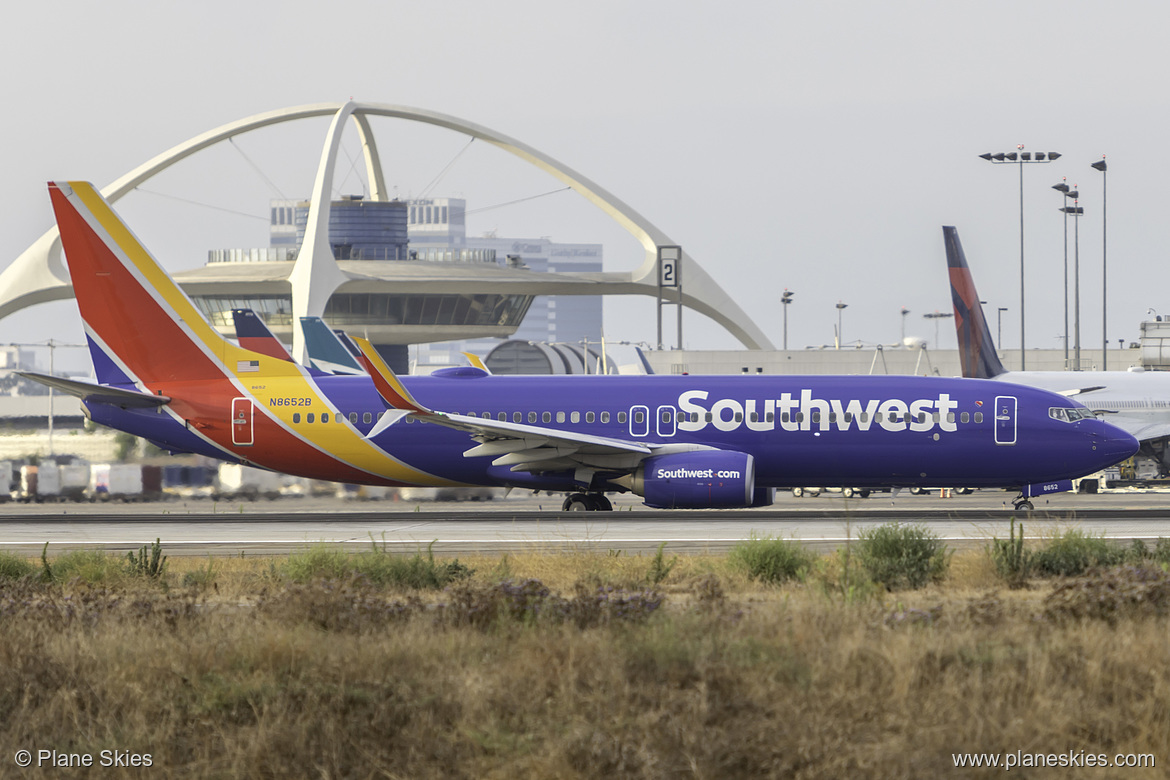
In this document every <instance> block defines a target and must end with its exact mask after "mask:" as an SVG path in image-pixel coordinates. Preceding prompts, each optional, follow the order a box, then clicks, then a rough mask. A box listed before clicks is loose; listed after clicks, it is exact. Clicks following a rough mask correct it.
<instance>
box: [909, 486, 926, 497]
mask: <svg viewBox="0 0 1170 780" xmlns="http://www.w3.org/2000/svg"><path fill="white" fill-rule="evenodd" d="M925 492H926V491H925V490H923V489H922V488H918V487H914V488H910V495H912V496H920V495H922V494H923V493H925Z"/></svg>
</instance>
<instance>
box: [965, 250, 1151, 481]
mask: <svg viewBox="0 0 1170 780" xmlns="http://www.w3.org/2000/svg"><path fill="white" fill-rule="evenodd" d="M943 241H944V242H945V244H946V250H947V271H948V273H949V274H950V279H951V299H952V300H953V301H954V304H955V329H956V331H957V333H958V337H959V361H960V363H961V364H962V368H963V376H964V377H967V378H975V379H995V380H999V381H1002V382H1012V383H1015V384H1018V385H1026V386H1028V387H1036V388H1040V389H1042V390H1050V391H1052V392H1056V393H1060V394H1061V395H1064V396H1067V397H1070V398H1073V399H1075V400H1077V401H1079V402H1081V403H1082V404H1084V405H1085V406H1087V407H1088V408H1089V409H1090V410H1092V411H1093V413H1094V414H1097V415H1098V416H1100V417H1104V418H1105V419H1106V420H1108V421H1109V422H1111V423H1113V424H1114V425H1116V426H1117V427H1118V428H1121V429H1122V430H1124V431H1126V432H1127V433H1129V434H1130V435H1132V436H1133V437H1135V438H1136V439H1137V440H1138V441H1139V442H1140V443H1141V449H1140V450H1139V451H1138V454H1137V455H1136V456H1135V459H1136V460H1137V461H1139V465H1140V463H1141V462H1142V461H1146V462H1147V463H1149V465H1151V466H1156V468H1157V471H1158V476H1160V477H1165V476H1168V475H1170V448H1168V447H1167V444H1168V442H1170V372H1167V371H1144V370H1140V369H1139V370H1130V371H1008V370H1006V369H1005V368H1004V367H1003V363H1001V362H1000V360H999V355H998V354H997V353H996V351H995V344H994V343H993V342H992V340H991V331H990V329H989V328H988V327H987V320H986V319H985V318H984V316H983V307H982V306H981V305H980V303H979V294H978V293H977V292H976V291H975V282H974V280H973V279H972V278H971V269H970V268H968V266H967V258H966V256H965V255H964V253H963V246H962V244H960V243H959V232H958V231H957V230H956V229H955V228H953V227H944V228H943ZM1139 470H1141V469H1140V468H1139Z"/></svg>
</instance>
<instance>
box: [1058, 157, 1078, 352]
mask: <svg viewBox="0 0 1170 780" xmlns="http://www.w3.org/2000/svg"><path fill="white" fill-rule="evenodd" d="M1052 189H1054V190H1056V191H1057V192H1059V193H1061V194H1062V195H1064V205H1065V206H1067V205H1068V199H1069V198H1075V197H1077V195H1078V194H1079V193H1077V191H1076V190H1073V189H1069V186H1068V181H1067V180H1066V179H1064V178H1063V177H1062V178H1061V181H1060V184H1053V185H1052ZM1061 211H1064V210H1063V209H1061ZM1064 370H1065V371H1067V370H1068V212H1067V211H1065V212H1064Z"/></svg>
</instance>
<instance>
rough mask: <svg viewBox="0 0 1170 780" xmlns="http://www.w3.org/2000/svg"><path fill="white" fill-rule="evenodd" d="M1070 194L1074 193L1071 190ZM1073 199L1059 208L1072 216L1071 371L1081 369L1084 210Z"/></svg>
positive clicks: (1074, 191) (1074, 192)
mask: <svg viewBox="0 0 1170 780" xmlns="http://www.w3.org/2000/svg"><path fill="white" fill-rule="evenodd" d="M1070 194H1076V190H1073V191H1072V192H1071V193H1070ZM1076 204H1077V199H1075V198H1074V199H1073V205H1072V206H1065V207H1064V208H1062V209H1061V211H1063V212H1064V213H1065V214H1070V215H1072V217H1073V290H1074V293H1073V312H1074V314H1073V321H1074V323H1075V324H1074V326H1073V371H1080V370H1081V221H1080V220H1079V219H1077V217H1080V216H1081V215H1082V214H1084V213H1085V210H1084V209H1083V208H1081V207H1080V206H1078V205H1076Z"/></svg>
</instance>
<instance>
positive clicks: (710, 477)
mask: <svg viewBox="0 0 1170 780" xmlns="http://www.w3.org/2000/svg"><path fill="white" fill-rule="evenodd" d="M755 486H756V466H755V458H753V457H752V456H751V455H748V454H747V453H743V452H730V451H727V450H699V451H697V452H683V453H678V454H675V455H659V456H658V457H653V458H647V459H646V460H645V461H643V462H642V465H641V466H639V467H638V470H637V472H635V474H634V479H633V484H632V490H633V492H634V493H635V494H636V495H639V496H642V497H643V498H645V499H646V505H647V506H651V507H655V508H656V509H707V508H711V507H746V506H751V505H752V502H753V501H754V499H755V496H754V492H755Z"/></svg>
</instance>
